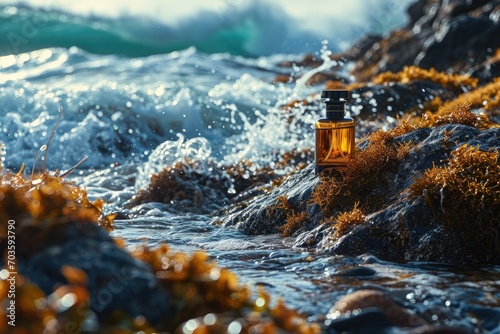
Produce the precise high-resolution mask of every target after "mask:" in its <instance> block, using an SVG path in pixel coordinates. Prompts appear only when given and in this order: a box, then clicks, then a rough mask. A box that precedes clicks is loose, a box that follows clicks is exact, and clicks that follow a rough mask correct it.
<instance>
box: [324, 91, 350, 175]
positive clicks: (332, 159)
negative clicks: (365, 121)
mask: <svg viewBox="0 0 500 334" xmlns="http://www.w3.org/2000/svg"><path fill="white" fill-rule="evenodd" d="M321 98H324V99H327V100H326V101H325V103H326V117H323V118H320V119H318V120H317V121H316V153H315V160H316V174H318V173H320V172H322V171H323V170H325V169H327V168H331V167H334V168H337V169H342V168H345V166H346V165H347V163H348V162H349V161H350V160H351V159H352V158H353V156H354V120H353V119H352V118H350V117H345V108H344V107H345V103H346V101H347V99H348V98H349V91H347V90H324V91H322V92H321Z"/></svg>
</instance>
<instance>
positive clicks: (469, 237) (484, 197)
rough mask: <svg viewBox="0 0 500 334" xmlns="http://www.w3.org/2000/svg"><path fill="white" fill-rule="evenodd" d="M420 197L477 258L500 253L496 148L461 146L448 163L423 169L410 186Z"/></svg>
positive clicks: (499, 183) (499, 175)
mask: <svg viewBox="0 0 500 334" xmlns="http://www.w3.org/2000/svg"><path fill="white" fill-rule="evenodd" d="M410 189H411V196H412V197H423V198H424V199H425V200H426V201H427V203H428V205H429V207H430V209H431V210H432V212H433V213H434V214H435V218H436V220H437V221H439V222H441V223H443V224H444V226H445V228H446V229H448V230H449V231H453V232H456V233H458V235H460V236H461V238H462V240H463V241H464V243H465V244H466V247H467V250H468V252H469V253H472V254H475V255H478V256H479V258H484V259H485V260H487V259H488V257H489V256H498V254H500V239H499V234H500V218H499V216H498V213H499V212H500V165H499V162H498V151H482V150H480V149H479V148H476V147H472V146H468V145H466V144H465V145H462V146H460V147H459V148H457V149H456V150H454V151H453V152H452V153H451V156H450V159H449V160H448V165H445V166H442V167H433V168H431V169H428V170H426V171H425V172H424V174H423V175H422V176H421V177H419V178H418V179H417V180H416V181H415V182H414V183H413V184H412V185H411V187H410Z"/></svg>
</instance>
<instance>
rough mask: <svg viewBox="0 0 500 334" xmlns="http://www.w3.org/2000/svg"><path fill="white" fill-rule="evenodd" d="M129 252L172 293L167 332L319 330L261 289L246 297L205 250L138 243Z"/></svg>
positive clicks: (312, 333)
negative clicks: (252, 296) (184, 249)
mask: <svg viewBox="0 0 500 334" xmlns="http://www.w3.org/2000/svg"><path fill="white" fill-rule="evenodd" d="M132 255H133V256H134V257H136V258H137V259H139V260H141V261H144V262H146V263H148V264H149V265H150V266H151V268H152V269H153V271H154V272H155V273H156V277H157V278H158V280H159V281H160V282H161V284H162V285H163V287H164V288H165V289H166V290H168V292H169V293H170V295H171V296H172V299H173V301H174V303H173V305H172V306H173V307H174V309H175V312H174V316H173V317H172V318H171V319H169V320H168V322H167V324H166V326H165V329H166V330H168V331H169V332H172V333H173V332H176V333H214V334H215V333H221V334H222V333H229V332H232V331H231V330H230V329H231V328H236V327H237V328H238V329H239V331H237V332H238V333H269V334H271V333H281V332H286V333H301V334H315V333H319V327H318V326H317V325H315V324H309V323H307V321H306V319H305V318H304V317H303V316H302V315H300V314H299V313H297V312H296V311H295V310H292V309H289V308H287V307H286V306H285V305H284V303H283V302H282V301H281V300H280V301H278V302H277V303H276V305H271V300H270V297H269V295H268V294H266V293H265V292H264V291H263V290H262V289H259V292H258V297H257V298H256V299H255V300H254V299H252V298H250V297H251V292H250V290H249V289H248V288H247V287H245V286H241V285H239V284H238V279H237V276H236V275H235V274H233V273H232V272H230V271H229V270H227V269H223V268H219V267H217V266H216V263H215V261H211V260H210V259H209V258H208V256H207V255H206V254H205V253H203V252H195V253H193V254H185V253H180V252H175V251H173V250H171V249H170V248H169V247H168V246H167V245H160V246H159V247H157V248H156V249H150V248H148V247H145V246H141V247H138V248H136V249H135V250H133V251H132ZM235 326H236V327H235Z"/></svg>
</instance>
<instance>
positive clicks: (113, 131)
mask: <svg viewBox="0 0 500 334" xmlns="http://www.w3.org/2000/svg"><path fill="white" fill-rule="evenodd" d="M101 2H102V4H99V3H98V2H93V1H89V2H88V3H86V4H81V3H80V2H65V1H61V2H59V1H54V2H43V1H35V0H33V1H29V2H27V1H18V2H5V1H2V2H0V4H1V5H0V55H1V56H0V161H2V162H3V164H4V166H5V167H6V168H8V169H10V170H12V171H17V170H18V169H19V168H20V166H21V165H22V164H23V163H25V164H26V165H27V168H28V169H31V168H32V167H33V166H34V168H35V170H36V169H38V168H40V166H41V164H42V163H41V162H39V163H38V164H35V156H36V155H40V156H43V154H44V153H45V151H44V150H45V149H46V146H44V145H47V143H48V140H49V138H50V136H51V133H52V130H53V129H54V128H55V131H54V135H53V138H52V140H51V142H50V144H49V147H48V154H47V161H46V165H47V167H48V168H49V169H51V170H55V169H59V170H61V171H64V170H67V169H69V168H71V167H72V166H74V165H75V164H77V163H78V162H79V161H80V160H82V159H83V158H85V157H87V158H86V160H84V162H83V163H82V164H81V165H80V166H79V168H78V170H76V171H75V172H74V173H73V174H72V175H71V177H70V178H71V179H72V180H74V181H75V182H77V183H78V184H80V185H82V186H84V187H86V188H87V190H88V192H89V195H90V196H91V197H92V198H97V197H101V198H103V199H105V200H106V201H107V202H108V205H107V206H106V209H105V210H106V211H107V212H114V211H117V212H120V213H121V215H120V217H127V218H122V219H117V220H116V223H115V225H116V230H115V231H114V232H112V234H113V235H114V236H118V237H122V238H124V239H125V240H126V241H127V243H128V244H129V245H130V247H133V246H134V245H137V244H141V243H144V242H146V243H148V244H149V245H156V244H158V243H162V242H165V243H167V244H169V245H171V246H172V247H173V248H175V249H179V250H183V251H188V252H191V251H193V250H197V249H202V250H205V251H206V252H207V253H208V254H209V255H210V256H211V257H213V258H214V259H216V260H217V261H218V263H219V264H220V265H221V266H224V267H228V268H230V269H231V270H233V271H235V272H236V273H237V274H238V275H239V277H240V279H241V281H242V282H243V283H248V284H251V285H254V284H257V283H264V284H265V286H266V289H267V290H268V291H269V292H270V293H271V295H272V297H273V299H275V298H278V297H283V298H284V299H285V300H286V303H287V304H288V305H290V306H292V307H295V308H297V309H299V310H301V311H303V312H305V313H306V314H308V315H309V316H310V319H311V320H315V321H321V322H324V321H326V323H327V322H328V319H326V317H325V316H326V315H327V314H328V311H329V309H330V307H331V306H332V305H333V304H334V302H335V301H336V300H337V299H338V298H339V297H340V296H343V295H344V294H346V293H347V292H350V291H353V290H355V289H358V288H361V287H375V288H380V289H384V290H386V291H388V293H390V294H391V295H392V296H393V297H394V298H396V299H397V300H398V301H400V302H401V303H403V304H404V305H405V306H407V307H408V308H410V309H412V310H413V311H415V312H418V313H419V314H421V315H423V316H424V317H425V318H426V319H427V320H429V321H430V322H432V323H434V324H443V325H453V326H457V327H460V328H464V329H466V330H469V331H471V332H475V333H487V332H492V333H500V325H499V324H498V321H497V319H498V318H497V316H498V314H499V312H498V305H499V302H500V294H499V291H500V268H498V267H490V268H463V267H453V266H443V265H440V264H433V263H407V264H396V263H390V262H385V261H380V260H378V259H376V258H374V257H372V256H370V255H368V254H367V255H363V256H359V257H341V256H333V255H329V254H320V253H315V252H310V251H307V250H303V249H294V248H292V247H291V243H292V241H291V240H290V239H287V238H281V237H280V236H277V235H269V236H248V235H244V234H242V233H241V232H239V231H236V230H234V229H228V228H221V227H216V226H213V225H210V221H211V217H210V216H209V215H202V214H195V213H193V212H179V210H173V209H172V208H171V206H169V205H167V204H160V203H148V204H143V205H140V206H137V207H134V208H125V204H126V203H127V201H128V200H129V199H130V198H131V197H132V195H133V194H134V193H135V192H136V191H137V190H138V189H141V188H144V187H145V186H146V185H147V183H148V180H149V178H150V176H151V174H152V173H156V172H159V171H160V170H162V169H163V168H165V166H168V165H171V164H173V163H175V162H176V161H182V160H184V159H186V158H189V159H191V160H199V161H207V160H210V161H212V162H213V163H214V164H215V165H216V166H227V165H234V164H236V163H238V162H240V161H241V160H242V159H248V160H249V161H252V162H253V163H254V164H255V166H256V167H259V166H268V165H271V166H272V163H273V159H274V158H275V157H276V156H277V155H278V156H279V154H280V153H283V152H287V151H290V150H293V149H297V150H300V149H309V148H311V147H313V137H314V133H313V132H312V129H313V124H314V122H315V119H317V118H318V117H319V116H320V114H321V112H322V111H321V109H320V108H318V107H314V106H310V107H301V108H295V109H293V110H291V111H286V110H284V109H283V108H282V106H284V105H285V104H287V103H288V102H290V101H292V100H295V99H308V100H310V101H312V102H318V103H315V104H319V101H320V99H319V93H320V91H321V89H322V87H321V86H312V87H311V86H306V85H305V82H306V80H307V78H308V77H310V76H311V75H312V74H314V72H315V71H318V70H320V69H328V68H330V67H332V66H337V65H342V64H339V63H336V62H334V61H331V60H329V58H328V56H329V54H330V53H331V52H332V51H336V50H339V49H342V48H345V46H346V45H348V44H349V43H351V42H352V41H353V39H354V38H355V37H356V36H359V34H361V33H362V32H365V31H366V30H370V31H373V30H375V31H377V29H379V30H380V31H379V32H383V31H386V30H387V29H389V28H390V27H393V26H395V25H396V24H401V22H404V14H403V11H404V8H405V6H403V5H401V2H397V1H396V2H395V1H368V2H361V1H351V2H352V4H350V7H345V8H344V7H341V6H340V4H341V2H333V5H332V3H331V2H328V4H329V5H328V4H327V2H326V1H320V0H317V1H312V2H311V4H312V5H304V2H300V1H289V2H287V5H286V6H284V5H283V4H284V1H277V2H275V3H274V4H273V5H272V6H268V5H264V4H265V3H264V2H263V1H257V2H251V1H214V2H208V3H207V2H201V1H194V2H192V3H191V4H190V6H192V7H194V8H186V6H184V7H183V6H180V7H169V8H165V6H162V3H161V2H154V1H151V2H150V3H148V6H141V3H135V2H127V1H120V2H118V1H109V2H103V1H101ZM167 3H168V2H167ZM307 3H308V4H309V3H310V2H307ZM397 3H399V5H398V4H397ZM405 3H406V4H407V3H408V2H405ZM90 4H92V5H90ZM367 4H368V5H367ZM93 5H95V6H96V7H94V6H93ZM99 6H100V7H99ZM322 6H323V7H322ZM325 6H328V7H325ZM167 7H168V6H167ZM366 7H368V8H366ZM117 8H118V10H117ZM325 8H328V10H325ZM325 12H326V13H327V14H328V15H327V14H325ZM354 12H355V13H357V14H359V16H354V17H353V18H352V20H351V21H352V22H351V26H347V21H346V16H349V15H350V14H351V13H354ZM374 13H379V15H380V17H376V18H374V17H373V15H374ZM382 14H384V15H385V16H384V17H382V16H383V15H382ZM371 17H372V18H373V20H372V21H370V18H371ZM332 18H336V20H333V19H332ZM200 22H203V24H202V23H200ZM367 22H368V24H369V25H368V26H366V23H367ZM325 27H326V28H325ZM30 29H31V30H30ZM325 31H328V33H325ZM277 32H279V33H277ZM306 50H307V51H310V52H313V53H315V54H316V55H317V57H319V58H323V60H324V63H323V65H322V66H321V67H320V68H319V69H316V70H311V69H307V68H300V67H295V68H293V69H290V68H283V67H281V66H279V63H280V62H282V61H290V60H298V59H301V58H302V56H303V54H302V52H304V51H306ZM340 71H341V73H343V74H345V75H348V74H347V71H345V70H342V69H340ZM290 72H292V74H293V75H294V76H295V77H297V78H299V77H300V79H298V80H296V82H293V83H273V79H274V78H275V77H276V76H278V75H280V74H289V73H290ZM59 116H60V122H59V123H58V118H59ZM57 123H58V124H57ZM56 124H57V127H56ZM361 135H362V134H360V133H358V134H357V136H358V137H360V136H361ZM1 143H3V144H4V146H3V145H1ZM39 160H40V159H39ZM220 168H222V167H220ZM287 171H288V170H286V169H283V170H280V171H278V172H280V173H286V172H287ZM193 182H194V181H193ZM359 265H363V266H366V267H369V268H371V269H374V270H375V272H376V274H375V275H374V276H371V277H369V278H367V277H358V278H352V277H345V276H343V275H342V272H344V271H345V270H348V269H350V268H354V267H356V266H359Z"/></svg>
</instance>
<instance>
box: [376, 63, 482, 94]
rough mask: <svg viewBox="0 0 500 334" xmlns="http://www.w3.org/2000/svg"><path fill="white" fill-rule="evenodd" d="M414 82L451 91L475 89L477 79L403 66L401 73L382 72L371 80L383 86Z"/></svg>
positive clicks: (432, 69)
mask: <svg viewBox="0 0 500 334" xmlns="http://www.w3.org/2000/svg"><path fill="white" fill-rule="evenodd" d="M415 80H424V81H432V82H436V83H439V84H440V85H442V86H445V87H450V88H453V89H462V87H472V88H474V87H476V86H477V83H478V79H476V78H471V77H470V76H468V75H460V74H447V73H445V72H438V71H436V70H435V69H434V68H431V69H428V70H427V69H423V68H420V67H417V66H405V67H404V68H403V70H402V71H400V72H397V73H393V72H384V73H381V74H379V75H377V76H376V77H374V78H373V79H372V82H373V83H375V84H383V83H388V82H400V83H403V84H404V83H408V82H411V81H415Z"/></svg>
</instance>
